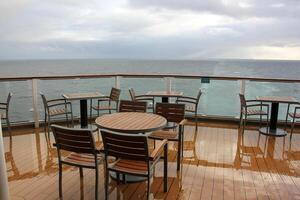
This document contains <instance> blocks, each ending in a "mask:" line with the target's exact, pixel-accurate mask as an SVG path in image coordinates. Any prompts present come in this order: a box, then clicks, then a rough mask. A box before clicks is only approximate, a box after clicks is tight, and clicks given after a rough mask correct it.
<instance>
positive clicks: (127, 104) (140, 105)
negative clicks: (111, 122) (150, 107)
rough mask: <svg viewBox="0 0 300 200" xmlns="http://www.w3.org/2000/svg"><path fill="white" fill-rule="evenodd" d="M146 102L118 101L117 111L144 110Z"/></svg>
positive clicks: (145, 109)
mask: <svg viewBox="0 0 300 200" xmlns="http://www.w3.org/2000/svg"><path fill="white" fill-rule="evenodd" d="M146 111H147V102H142V101H126V100H121V101H120V108H119V112H146Z"/></svg>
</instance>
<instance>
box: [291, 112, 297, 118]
mask: <svg viewBox="0 0 300 200" xmlns="http://www.w3.org/2000/svg"><path fill="white" fill-rule="evenodd" d="M289 116H290V117H292V118H300V113H293V112H290V113H289Z"/></svg>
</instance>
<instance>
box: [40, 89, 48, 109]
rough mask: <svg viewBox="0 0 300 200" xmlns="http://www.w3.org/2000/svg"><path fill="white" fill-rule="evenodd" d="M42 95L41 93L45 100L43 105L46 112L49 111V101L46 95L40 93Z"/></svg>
mask: <svg viewBox="0 0 300 200" xmlns="http://www.w3.org/2000/svg"><path fill="white" fill-rule="evenodd" d="M40 95H41V97H42V100H43V105H44V109H45V112H47V111H48V103H47V99H46V96H45V95H44V94H43V93H40Z"/></svg>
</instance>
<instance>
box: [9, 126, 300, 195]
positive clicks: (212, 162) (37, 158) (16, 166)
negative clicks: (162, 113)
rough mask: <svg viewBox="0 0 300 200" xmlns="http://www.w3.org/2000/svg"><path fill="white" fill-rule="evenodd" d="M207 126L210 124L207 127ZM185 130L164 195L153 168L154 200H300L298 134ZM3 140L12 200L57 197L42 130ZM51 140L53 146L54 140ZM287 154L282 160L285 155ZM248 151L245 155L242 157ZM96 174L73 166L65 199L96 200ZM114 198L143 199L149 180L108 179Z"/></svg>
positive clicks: (51, 153) (172, 155)
mask: <svg viewBox="0 0 300 200" xmlns="http://www.w3.org/2000/svg"><path fill="white" fill-rule="evenodd" d="M206 125H207V126H206ZM194 131H195V128H194V127H192V126H187V127H186V129H185V152H184V156H185V158H184V160H183V167H182V170H181V171H180V172H177V171H176V149H174V146H173V144H172V145H170V146H171V148H170V150H169V166H168V170H169V176H168V183H169V185H168V186H169V190H168V192H167V193H163V180H162V176H163V172H162V169H163V163H162V161H161V162H160V163H159V164H158V165H157V167H156V169H155V176H154V178H153V180H152V187H151V195H150V196H151V199H153V198H154V199H189V200H196V199H197V200H198V199H284V200H285V199H300V135H298V134H295V135H294V136H293V140H292V146H291V149H290V151H289V150H288V146H289V141H288V140H289V138H288V137H287V138H286V146H285V149H283V145H282V142H283V140H282V138H277V139H276V141H274V143H273V144H272V143H267V148H266V152H265V153H263V150H264V141H265V137H264V136H261V138H260V143H259V145H257V142H258V132H257V131H255V130H246V131H245V134H244V143H242V141H241V134H240V133H238V130H237V129H236V128H233V127H232V128H231V127H228V126H224V127H222V126H220V125H219V126H218V127H213V126H211V125H209V124H204V123H201V126H199V128H198V132H197V134H196V137H193V136H194V134H195V133H194ZM30 132H31V133H32V134H27V135H18V136H13V137H12V140H11V141H10V139H9V138H8V137H5V138H4V143H5V152H6V154H5V156H6V161H7V162H6V164H7V169H8V177H9V187H10V195H11V197H12V199H30V200H31V199H49V200H52V199H58V173H57V156H56V149H55V148H51V149H49V148H47V142H46V140H45V135H44V133H43V132H38V131H37V130H32V131H30ZM53 141H54V140H53V137H52V142H53ZM283 151H284V157H283V155H282V153H283ZM243 153H245V155H243ZM99 177H100V178H99V188H98V190H99V196H100V199H104V178H103V166H102V164H100V166H99ZM94 181H95V176H94V170H88V169H84V178H83V179H82V180H80V177H79V172H78V169H77V168H74V167H64V171H63V195H64V199H83V198H84V199H94V195H95V194H94V191H95V184H94ZM109 186H110V199H145V198H146V182H142V183H134V184H120V185H116V182H115V181H113V180H112V181H110V185H109Z"/></svg>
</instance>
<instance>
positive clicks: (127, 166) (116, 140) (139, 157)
mask: <svg viewBox="0 0 300 200" xmlns="http://www.w3.org/2000/svg"><path fill="white" fill-rule="evenodd" d="M101 135H102V140H103V145H104V151H103V152H104V155H105V170H104V171H105V173H106V174H105V184H104V185H105V196H106V199H107V198H108V181H109V172H115V173H116V174H117V183H119V180H120V174H123V175H124V176H123V177H124V178H126V177H125V175H126V174H127V175H134V176H141V177H147V183H148V184H147V186H148V187H147V199H149V193H150V178H151V176H152V175H153V173H152V172H153V169H154V167H155V164H156V163H158V161H159V159H160V157H161V154H162V153H163V152H164V192H166V191H167V173H168V172H167V166H168V164H167V160H168V158H167V155H168V143H167V140H163V141H162V142H161V143H160V145H159V146H157V147H156V148H155V149H154V151H152V153H151V154H150V153H149V150H148V140H147V136H145V135H137V134H123V133H115V132H114V133H112V132H107V131H103V130H101ZM108 156H113V157H116V158H117V159H116V161H115V162H113V163H108Z"/></svg>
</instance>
